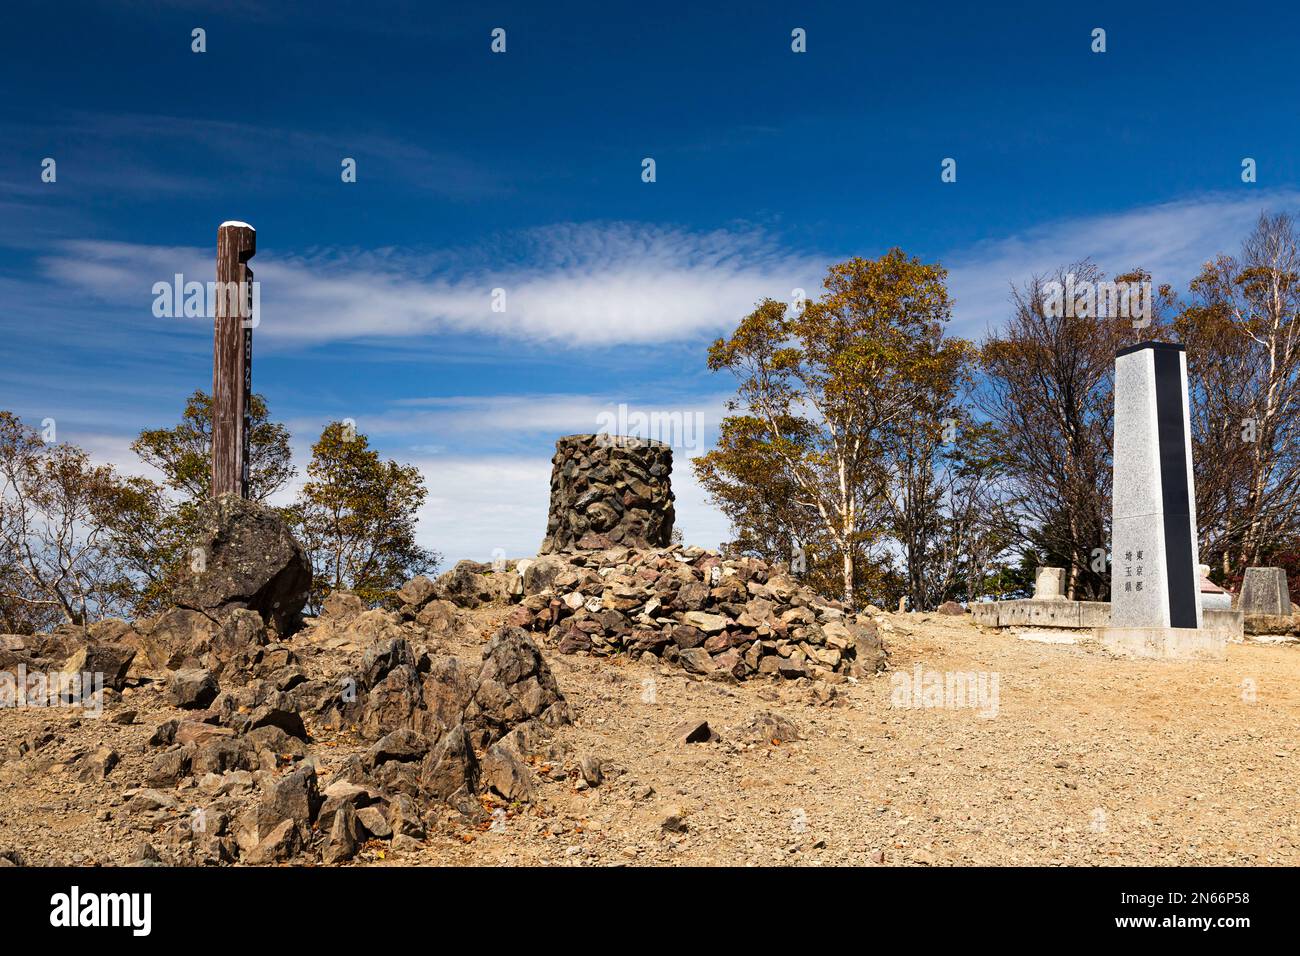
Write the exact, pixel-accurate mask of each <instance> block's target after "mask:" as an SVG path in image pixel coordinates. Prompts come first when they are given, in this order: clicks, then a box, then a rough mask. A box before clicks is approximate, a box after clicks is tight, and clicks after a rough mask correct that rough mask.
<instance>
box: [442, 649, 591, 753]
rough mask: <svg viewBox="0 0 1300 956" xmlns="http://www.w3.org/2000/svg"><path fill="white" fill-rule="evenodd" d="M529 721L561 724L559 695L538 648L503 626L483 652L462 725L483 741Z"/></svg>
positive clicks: (564, 713) (562, 706) (563, 708)
mask: <svg viewBox="0 0 1300 956" xmlns="http://www.w3.org/2000/svg"><path fill="white" fill-rule="evenodd" d="M532 717H541V718H543V719H545V720H547V721H549V722H554V723H566V722H567V721H568V717H567V709H566V705H565V701H564V695H563V694H561V693H560V688H559V685H558V684H557V683H556V681H555V676H554V675H553V674H552V673H551V669H550V668H549V667H547V666H546V661H545V660H543V659H542V655H541V652H540V651H539V650H538V649H537V645H535V644H534V643H533V642H532V641H531V640H530V639H529V637H528V635H527V634H526V633H525V632H524V631H523V630H521V629H519V628H517V627H503V628H502V629H501V630H499V631H497V633H496V634H495V635H494V636H493V637H492V640H490V641H489V642H488V643H487V646H486V647H484V648H483V666H482V668H481V669H480V670H479V675H478V687H477V689H476V690H475V692H474V697H473V700H472V701H471V702H470V704H469V706H468V707H466V709H465V722H466V724H467V725H468V726H470V727H472V728H474V729H475V730H476V731H479V732H481V733H482V734H483V736H484V740H485V742H487V741H492V740H496V739H498V738H500V737H501V736H503V735H504V734H506V733H507V732H509V730H510V729H511V728H512V727H514V726H515V725H516V724H519V723H522V722H523V721H525V720H528V719H529V718H532Z"/></svg>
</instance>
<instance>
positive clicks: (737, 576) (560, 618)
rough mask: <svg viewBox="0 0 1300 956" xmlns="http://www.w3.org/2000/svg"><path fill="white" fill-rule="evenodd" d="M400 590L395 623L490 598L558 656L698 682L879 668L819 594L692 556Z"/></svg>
mask: <svg viewBox="0 0 1300 956" xmlns="http://www.w3.org/2000/svg"><path fill="white" fill-rule="evenodd" d="M406 590H407V592H408V594H407V596H408V597H409V598H412V599H415V600H410V601H408V603H407V605H406V606H405V607H404V608H403V613H404V614H405V615H407V616H408V617H414V618H415V619H416V620H422V619H423V620H427V619H430V618H432V617H435V616H438V615H446V614H449V613H453V612H452V611H451V610H450V608H449V606H476V605H474V604H469V603H466V602H467V601H470V602H473V601H480V599H482V598H485V597H487V596H489V595H495V596H496V597H497V598H498V599H500V600H513V601H517V602H518V607H516V608H515V609H514V610H513V611H512V612H511V615H510V617H509V623H511V624H513V625H515V626H518V627H521V628H523V629H525V630H528V631H533V632H536V633H541V634H545V635H546V637H547V639H548V641H549V642H550V643H551V644H552V645H554V646H556V647H557V648H558V649H559V651H560V652H561V653H563V654H574V653H586V654H593V655H598V656H608V655H612V654H617V653H627V654H632V655H636V656H640V655H644V654H650V655H653V656H654V657H658V658H662V659H664V660H666V661H669V662H670V663H676V664H679V665H681V666H682V667H683V668H685V669H686V670H687V671H689V672H691V673H694V674H698V675H701V676H705V677H712V678H719V679H726V678H735V679H737V680H743V679H746V678H749V677H753V676H756V675H758V676H773V677H782V678H800V677H808V678H814V679H824V680H832V681H833V680H842V679H843V678H844V677H845V676H863V675H868V674H874V673H876V672H878V671H880V670H883V669H884V668H885V665H886V662H887V655H886V652H885V649H884V646H883V644H882V643H881V640H880V634H879V628H878V625H877V622H876V621H875V620H874V619H873V618H872V617H871V616H870V615H869V614H855V613H853V612H850V611H846V610H845V609H844V607H843V605H841V604H840V603H839V602H837V601H833V600H828V599H825V598H822V597H820V596H818V595H817V594H816V593H815V592H813V591H812V590H811V589H810V588H808V587H806V586H804V585H802V584H800V583H799V581H798V580H797V579H795V578H793V577H792V576H791V575H790V574H789V573H788V572H787V571H786V570H785V569H784V568H783V567H780V566H776V567H773V566H771V565H769V564H767V563H766V562H764V561H761V560H758V559H756V558H736V559H729V558H728V559H724V558H723V557H721V556H720V555H719V554H718V553H717V552H712V551H706V550H704V549H702V548H695V547H687V548H683V547H679V546H669V547H667V548H659V549H645V550H643V549H629V548H611V549H607V550H603V551H577V552H567V553H563V554H550V555H543V556H540V557H538V558H537V559H536V560H523V561H518V562H513V563H511V564H510V565H508V566H506V567H504V569H503V568H502V567H500V566H498V567H496V568H494V567H493V566H491V565H481V564H474V563H473V562H461V563H460V564H458V565H457V566H456V568H455V569H453V570H452V571H449V572H448V573H447V574H445V575H443V576H442V577H441V578H439V579H438V580H437V581H436V582H431V581H428V580H427V579H417V580H416V581H414V582H412V583H411V584H410V585H408V588H407V589H406ZM422 595H423V596H424V601H423V602H422V601H421V600H419V597H420V596H422ZM464 596H468V597H464Z"/></svg>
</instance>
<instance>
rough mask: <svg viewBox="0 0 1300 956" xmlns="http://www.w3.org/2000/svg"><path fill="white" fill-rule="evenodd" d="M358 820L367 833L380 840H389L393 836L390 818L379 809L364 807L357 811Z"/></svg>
mask: <svg viewBox="0 0 1300 956" xmlns="http://www.w3.org/2000/svg"><path fill="white" fill-rule="evenodd" d="M357 820H358V821H359V822H360V823H361V826H363V827H364V828H365V830H366V832H367V833H369V834H370V835H371V836H373V837H377V838H379V839H380V840H387V839H388V838H389V837H391V836H392V835H393V828H392V827H391V826H390V825H389V823H388V817H386V816H384V812H383V811H382V810H380V809H379V807H362V808H361V809H360V810H358V811H357Z"/></svg>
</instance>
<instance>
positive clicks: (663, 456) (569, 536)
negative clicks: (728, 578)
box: [540, 434, 675, 554]
mask: <svg viewBox="0 0 1300 956" xmlns="http://www.w3.org/2000/svg"><path fill="white" fill-rule="evenodd" d="M552 462H553V464H554V467H553V468H552V469H551V511H550V516H549V518H548V519H547V522H546V538H545V539H544V540H543V541H542V547H541V549H540V553H542V554H553V553H556V552H561V551H588V550H600V549H604V548H611V547H616V546H619V545H622V546H624V547H629V548H662V547H666V546H667V545H668V543H669V540H670V539H671V537H672V533H673V520H674V517H675V515H674V513H673V492H672V488H671V484H670V476H671V474H672V469H673V451H672V449H671V448H670V447H669V446H668V445H665V444H664V443H663V442H658V441H653V440H651V439H646V438H633V437H629V436H625V435H607V434H600V435H569V436H567V437H565V438H561V439H559V440H558V441H557V442H556V443H555V457H554V458H553V459H552Z"/></svg>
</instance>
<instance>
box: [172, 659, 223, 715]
mask: <svg viewBox="0 0 1300 956" xmlns="http://www.w3.org/2000/svg"><path fill="white" fill-rule="evenodd" d="M168 690H169V692H170V694H171V701H172V703H173V704H175V705H176V706H177V707H180V708H181V709H182V710H202V709H204V708H205V707H207V706H208V705H209V704H210V703H212V702H213V701H214V700H216V699H217V694H218V693H220V691H221V688H220V687H219V686H217V679H216V678H215V677H213V676H212V672H211V671H206V670H199V669H197V668H195V669H189V670H180V671H175V672H173V674H172V676H171V679H170V681H169V682H168Z"/></svg>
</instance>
